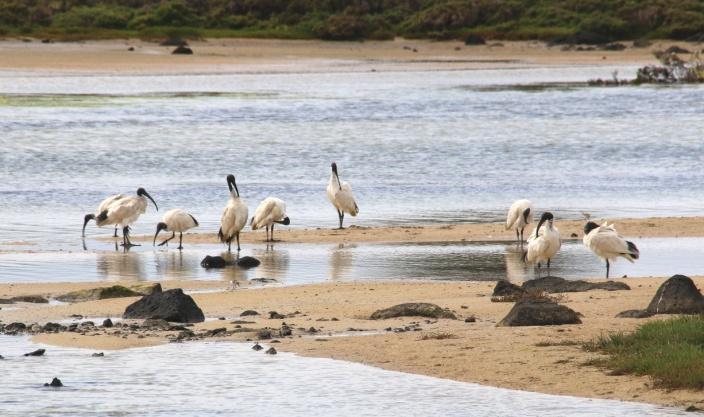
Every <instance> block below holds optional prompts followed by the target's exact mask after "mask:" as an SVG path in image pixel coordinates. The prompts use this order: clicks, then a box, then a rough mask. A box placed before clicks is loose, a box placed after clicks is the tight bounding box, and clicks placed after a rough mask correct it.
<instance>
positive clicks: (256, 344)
mask: <svg viewBox="0 0 704 417" xmlns="http://www.w3.org/2000/svg"><path fill="white" fill-rule="evenodd" d="M262 349H264V348H263V347H262V345H260V344H259V343H255V344H254V346H252V350H256V351H260V350H262Z"/></svg>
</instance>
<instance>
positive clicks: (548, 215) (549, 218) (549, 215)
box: [535, 213, 553, 238]
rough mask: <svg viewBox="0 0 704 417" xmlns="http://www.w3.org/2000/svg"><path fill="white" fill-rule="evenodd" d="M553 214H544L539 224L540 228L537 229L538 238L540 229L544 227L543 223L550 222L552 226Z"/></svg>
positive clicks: (536, 235)
mask: <svg viewBox="0 0 704 417" xmlns="http://www.w3.org/2000/svg"><path fill="white" fill-rule="evenodd" d="M552 220H553V217H552V213H543V215H542V216H541V217H540V221H539V222H538V227H536V228H535V237H536V238H537V237H538V232H539V231H540V228H541V227H542V226H543V223H545V222H546V221H547V222H550V223H551V224H552Z"/></svg>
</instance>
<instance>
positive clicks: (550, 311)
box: [498, 299, 582, 326]
mask: <svg viewBox="0 0 704 417" xmlns="http://www.w3.org/2000/svg"><path fill="white" fill-rule="evenodd" d="M580 323H582V321H581V320H580V319H579V316H578V313H577V312H576V311H574V310H572V309H571V308H569V307H566V306H563V305H560V304H557V303H556V302H554V301H551V300H548V299H523V300H520V301H518V302H517V303H516V304H515V305H514V306H513V308H512V309H511V311H509V312H508V314H507V315H506V317H504V319H503V320H501V321H500V322H499V324H498V325H499V326H550V325H560V324H580Z"/></svg>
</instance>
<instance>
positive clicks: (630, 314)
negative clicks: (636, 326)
mask: <svg viewBox="0 0 704 417" xmlns="http://www.w3.org/2000/svg"><path fill="white" fill-rule="evenodd" d="M652 316H653V313H651V312H649V311H648V310H626V311H622V312H620V313H618V314H617V315H616V317H617V318H620V319H645V318H648V317H652Z"/></svg>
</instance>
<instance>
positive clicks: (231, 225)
mask: <svg viewBox="0 0 704 417" xmlns="http://www.w3.org/2000/svg"><path fill="white" fill-rule="evenodd" d="M227 187H228V188H229V189H230V200H229V201H228V202H227V205H226V206H225V209H224V210H223V212H222V217H221V218H220V230H219V231H218V238H219V239H220V241H221V242H222V243H227V251H228V252H232V247H231V246H232V240H233V239H237V251H238V252H239V250H240V231H241V230H242V229H243V228H244V226H245V225H246V224H247V216H248V215H249V210H248V209H247V204H245V202H244V200H242V199H241V198H240V191H239V190H238V189H237V183H236V182H235V176H234V175H232V174H230V175H228V176H227Z"/></svg>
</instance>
